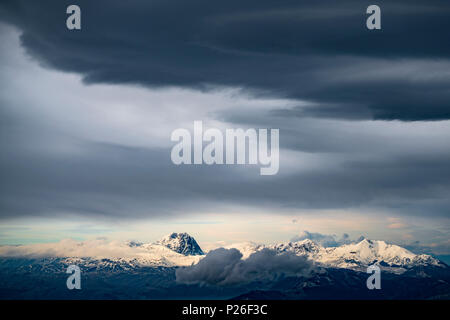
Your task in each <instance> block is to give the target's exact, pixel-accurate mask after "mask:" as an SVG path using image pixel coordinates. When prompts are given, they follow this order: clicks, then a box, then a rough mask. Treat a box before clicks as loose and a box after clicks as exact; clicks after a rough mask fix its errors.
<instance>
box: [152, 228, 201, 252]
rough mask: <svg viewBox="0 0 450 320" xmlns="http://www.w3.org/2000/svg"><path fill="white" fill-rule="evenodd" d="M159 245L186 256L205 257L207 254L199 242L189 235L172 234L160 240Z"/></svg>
mask: <svg viewBox="0 0 450 320" xmlns="http://www.w3.org/2000/svg"><path fill="white" fill-rule="evenodd" d="M157 244H160V245H163V246H165V247H167V248H169V249H171V250H173V251H175V252H178V253H181V254H183V255H185V256H189V255H191V256H197V255H204V254H205V253H204V252H203V250H202V249H201V248H200V246H199V245H198V243H197V241H195V239H194V238H193V237H191V236H190V235H189V234H187V233H175V232H174V233H172V234H170V235H167V236H165V237H164V238H163V239H161V240H159V241H158V242H157Z"/></svg>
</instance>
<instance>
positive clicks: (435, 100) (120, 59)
mask: <svg viewBox="0 0 450 320" xmlns="http://www.w3.org/2000/svg"><path fill="white" fill-rule="evenodd" d="M69 4H72V2H70V1H39V2H36V1H25V0H19V1H12V0H7V1H3V2H2V4H1V5H0V10H1V11H0V17H2V20H4V21H7V22H9V23H12V24H14V25H16V26H18V27H19V28H20V29H21V30H22V31H23V35H22V41H23V45H24V46H25V47H26V49H27V50H28V52H29V53H30V54H31V55H32V56H34V57H37V58H38V59H39V60H40V61H41V62H42V63H44V64H46V65H48V66H51V67H53V68H57V69H61V70H64V71H73V72H77V73H80V74H82V75H83V76H84V80H85V81H86V82H108V83H136V84H142V85H146V86H173V85H175V86H186V87H196V88H208V87H209V86H210V85H227V86H238V87H244V88H247V89H251V90H253V91H254V92H255V93H259V94H268V95H273V96H287V97H291V98H299V99H303V100H308V101H311V102H312V103H313V104H314V106H313V107H309V108H306V110H302V109H300V110H293V111H289V110H287V112H286V115H289V116H290V115H291V114H292V112H294V114H295V115H297V116H313V117H329V118H345V119H360V118H374V119H389V120H393V119H399V120H405V121H411V120H440V119H449V118H450V106H449V101H450V93H449V91H448V87H449V85H450V75H449V73H448V71H446V70H448V67H449V65H448V62H446V61H447V59H448V58H449V57H450V42H449V41H448V38H449V36H450V19H449V17H450V4H449V3H448V1H446V0H432V1H410V0H409V1H406V0H405V1H403V0H401V1H384V0H380V1H377V4H378V5H379V6H380V7H381V8H382V30H381V31H369V30H367V29H366V27H365V19H366V17H367V15H366V13H365V11H366V8H367V7H368V6H369V5H371V4H373V3H372V1H366V0H364V1H356V0H349V1H331V0H330V1H319V2H317V1H311V0H304V1H299V0H295V1H294V0H292V1H291V0H289V1H271V0H270V1H261V0H258V1H257V0H249V1H237V0H231V1H215V2H211V1H207V0H200V1H163V0H158V1H126V2H123V1H110V0H108V1H77V4H79V5H80V7H81V8H82V31H81V32H70V31H68V30H67V29H66V28H65V19H66V14H65V9H66V7H67V6H68V5H69ZM420 61H421V62H420ZM424 61H425V62H426V61H429V62H430V63H431V64H432V66H431V67H430V66H428V65H426V64H425V65H424V66H423V68H420V69H415V66H416V65H417V63H424ZM436 61H437V62H436ZM439 61H441V62H442V64H441V65H440V66H439V65H436V63H439ZM380 63H382V64H383V63H384V66H382V68H381V71H383V68H384V70H389V69H395V68H396V66H398V65H403V66H404V68H406V69H408V68H409V69H411V72H410V73H408V72H406V73H402V72H400V73H399V74H400V76H397V77H392V76H391V75H389V74H384V73H383V72H381V74H380V75H378V76H376V77H375V76H374V73H375V74H376V73H377V72H378V70H380V69H379V68H380V65H379V64H380ZM433 63H434V65H433ZM430 68H431V70H430ZM365 72H369V73H370V72H371V73H372V76H370V75H369V76H367V77H364V76H363V75H364V73H365ZM354 74H358V76H355V77H354V78H353V77H352V75H354ZM361 74H363V75H361ZM423 74H428V75H429V76H430V77H431V78H433V81H431V80H430V79H426V80H424V81H416V77H417V76H418V77H419V78H420V77H423ZM342 78H346V81H342ZM419 80H420V79H419Z"/></svg>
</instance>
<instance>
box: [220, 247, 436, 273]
mask: <svg viewBox="0 0 450 320" xmlns="http://www.w3.org/2000/svg"><path fill="white" fill-rule="evenodd" d="M233 247H234V248H236V249H238V250H239V251H241V253H242V254H243V258H244V259H245V258H247V257H248V256H250V255H251V254H252V253H254V252H256V251H259V250H262V249H263V248H269V249H272V250H276V251H278V252H293V253H295V254H296V255H305V256H306V257H308V259H310V260H312V261H313V262H314V263H316V264H317V265H320V266H323V267H332V268H344V269H353V270H357V271H363V272H365V271H366V269H367V267H368V266H369V265H372V264H377V265H379V266H380V267H381V268H382V269H383V270H385V271H388V272H395V273H402V272H405V271H406V270H407V269H409V268H412V267H417V266H427V265H428V266H430V265H432V266H443V264H442V263H441V262H440V261H439V260H437V259H435V258H433V257H431V256H429V255H425V254H421V255H417V254H414V253H412V252H411V251H409V250H407V249H405V248H402V247H400V246H397V245H393V244H388V243H386V242H384V241H379V240H369V239H362V240H361V241H359V242H356V243H351V244H344V245H341V246H339V247H323V246H321V245H320V244H318V243H316V242H315V241H313V240H309V239H305V240H301V241H296V242H283V243H277V244H272V245H257V244H254V243H241V244H236V245H231V246H228V248H233Z"/></svg>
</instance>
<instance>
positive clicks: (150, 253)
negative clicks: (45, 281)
mask: <svg viewBox="0 0 450 320" xmlns="http://www.w3.org/2000/svg"><path fill="white" fill-rule="evenodd" d="M182 235H183V236H182V239H183V240H186V241H185V242H182V241H181V242H179V243H177V244H178V246H177V247H174V249H175V250H177V251H175V250H172V249H171V248H168V247H167V245H163V244H161V243H164V244H167V243H166V242H164V239H165V238H164V239H163V240H161V241H159V242H157V243H138V242H133V241H128V242H120V241H107V240H87V241H75V240H71V239H66V240H61V241H60V242H57V243H43V244H30V245H19V246H0V257H4V258H14V257H25V258H30V259H35V258H36V259H37V258H43V257H47V258H62V259H63V260H61V259H59V261H62V262H65V261H68V262H70V261H72V262H75V261H77V262H78V264H81V265H84V264H89V265H93V264H97V265H100V266H102V265H103V266H105V267H110V268H112V269H114V268H116V267H117V268H122V269H130V268H134V267H144V266H165V267H173V266H189V265H191V264H195V263H197V262H198V261H199V260H200V259H201V257H202V256H201V254H200V252H201V253H203V251H201V248H200V247H199V246H198V244H197V242H196V241H195V240H194V238H192V237H190V236H189V235H188V234H182ZM178 251H180V252H178ZM190 252H195V254H196V255H190Z"/></svg>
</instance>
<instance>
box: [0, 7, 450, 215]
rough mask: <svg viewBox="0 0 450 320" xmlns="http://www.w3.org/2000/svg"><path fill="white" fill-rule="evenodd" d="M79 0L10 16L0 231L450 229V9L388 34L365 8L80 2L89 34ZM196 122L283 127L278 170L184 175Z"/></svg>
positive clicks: (2, 99) (195, 170)
mask: <svg viewBox="0 0 450 320" xmlns="http://www.w3.org/2000/svg"><path fill="white" fill-rule="evenodd" d="M174 2H176V4H175V3H174ZM68 3H69V2H67V1H58V2H57V3H55V2H54V1H53V2H51V1H40V2H39V4H38V3H36V2H35V1H3V2H2V4H0V21H2V24H0V38H1V42H0V49H1V51H0V69H1V73H0V82H1V88H0V132H1V136H0V148H1V150H2V152H1V155H0V172H1V184H0V218H1V219H11V218H19V217H25V218H26V217H41V216H42V217H55V216H56V217H61V218H64V217H66V216H67V217H69V216H74V215H75V216H86V217H104V216H107V217H114V219H118V220H120V219H134V218H136V219H141V218H145V219H147V218H152V217H162V216H177V215H181V214H186V213H202V212H208V211H211V210H213V209H217V208H222V210H224V211H226V210H230V212H231V211H234V212H235V211H239V209H237V208H247V209H248V210H249V211H252V212H258V210H270V211H271V212H273V213H276V214H283V213H284V212H288V211H289V212H292V210H302V209H337V210H341V209H352V210H355V209H356V210H357V209H358V208H361V210H367V209H370V210H372V209H373V210H380V211H384V212H393V213H395V214H396V215H400V216H404V217H409V216H427V217H428V218H429V219H444V220H443V221H448V220H446V219H448V214H449V210H450V198H449V197H448V195H449V194H450V165H449V163H450V148H449V147H448V145H449V143H448V141H449V139H450V126H449V124H450V122H449V118H450V105H449V103H450V93H449V90H448V88H449V85H450V59H449V57H450V45H449V43H448V41H444V39H448V36H449V34H448V33H449V31H450V25H449V24H450V20H449V19H448V17H449V16H450V6H449V4H448V2H446V1H438V0H436V1H427V2H426V3H425V2H423V1H420V2H419V1H407V3H408V6H407V7H405V6H404V4H405V3H406V1H398V3H397V4H395V5H394V4H391V3H390V1H389V3H388V2H387V1H379V5H380V6H381V7H382V10H383V30H382V31H381V32H380V33H378V34H372V33H370V32H368V31H367V30H366V29H365V28H364V25H365V24H364V21H365V20H364V19H365V8H366V7H367V4H370V3H369V2H367V1H346V2H345V4H342V5H341V4H339V6H337V4H334V3H335V1H334V2H332V1H324V4H322V5H321V6H319V5H317V4H315V3H314V1H310V0H308V1H283V2H278V1H277V2H274V1H257V5H256V2H255V1H246V2H245V3H243V2H242V1H227V2H221V3H220V4H217V3H216V4H215V5H214V6H213V5H212V4H211V2H210V1H194V2H186V1H172V2H170V3H169V1H129V2H126V6H125V3H124V2H121V1H96V2H92V1H79V5H80V7H81V8H82V15H83V16H82V17H83V18H82V19H83V20H82V23H83V29H82V31H81V32H70V31H68V30H67V29H66V28H65V17H66V15H65V7H67V4H68ZM401 4H403V6H401ZM180 13H182V14H180ZM19 39H20V40H19ZM194 120H202V121H204V123H205V124H206V125H207V126H213V127H219V128H236V127H256V128H279V129H280V145H281V148H282V150H281V153H280V172H279V174H278V175H276V176H271V177H261V176H260V175H259V173H258V172H259V168H258V167H239V166H237V167H230V166H221V167H219V166H212V167H207V166H202V167H194V166H191V167H187V166H181V167H176V166H174V165H173V164H172V162H171V161H170V148H171V146H172V143H171V142H170V133H171V132H172V130H174V129H177V128H180V127H186V128H191V126H192V123H193V121H194Z"/></svg>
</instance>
